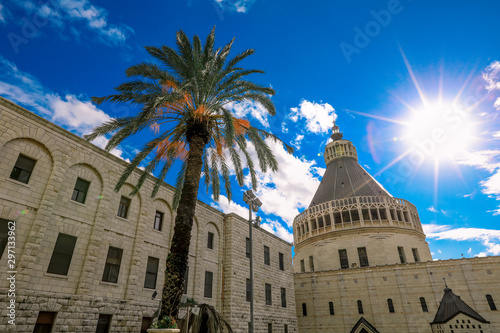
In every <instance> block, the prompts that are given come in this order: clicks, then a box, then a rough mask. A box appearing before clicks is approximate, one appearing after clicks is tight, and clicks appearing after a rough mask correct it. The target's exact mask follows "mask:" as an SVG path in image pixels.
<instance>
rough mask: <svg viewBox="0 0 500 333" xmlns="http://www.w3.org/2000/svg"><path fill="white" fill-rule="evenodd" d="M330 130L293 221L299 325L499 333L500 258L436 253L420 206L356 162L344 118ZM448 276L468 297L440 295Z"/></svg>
mask: <svg viewBox="0 0 500 333" xmlns="http://www.w3.org/2000/svg"><path fill="white" fill-rule="evenodd" d="M331 137H332V140H333V141H332V142H330V143H329V144H328V145H327V146H326V148H325V162H326V165H327V169H326V171H325V174H324V176H323V179H322V181H321V184H320V185H319V187H318V189H317V192H316V194H315V195H314V197H313V199H312V201H311V204H310V206H309V208H308V209H306V210H305V211H303V212H302V213H301V214H299V215H298V216H297V217H296V218H295V220H294V223H293V231H294V244H295V253H296V255H295V257H294V272H295V276H294V281H295V301H296V306H297V318H298V328H299V332H302V333H316V332H328V333H330V332H342V333H348V332H351V333H376V332H398V333H405V332H409V333H417V332H422V333H424V332H425V333H430V332H433V333H438V332H439V333H444V332H446V333H458V332H460V333H465V332H469V333H472V332H480V333H486V332H500V314H499V313H498V311H497V308H496V305H495V301H497V302H498V300H499V299H500V257H486V258H472V259H458V260H446V261H432V257H431V253H430V250H429V247H428V244H427V242H426V241H425V234H424V233H423V230H422V225H421V223H420V219H419V217H418V212H417V209H416V207H415V206H414V205H412V204H411V203H410V202H408V201H406V200H404V199H398V198H394V197H392V196H391V195H390V194H389V193H388V192H387V191H386V190H385V189H384V188H383V187H382V186H381V185H380V184H379V183H378V182H377V181H376V180H375V179H374V178H373V177H372V176H371V175H370V174H369V173H368V172H367V171H366V170H365V169H363V167H361V165H359V164H358V161H357V153H356V148H355V147H354V145H353V144H352V143H351V142H350V141H348V140H343V139H342V133H340V131H339V128H338V126H336V125H334V127H333V134H332V136H331ZM443 278H445V279H446V281H447V283H448V285H449V286H450V287H452V288H453V290H454V291H455V292H456V295H460V297H461V298H459V297H458V296H456V295H455V294H453V293H452V292H451V290H450V289H448V288H446V289H445V294H444V296H443V288H444V287H445V285H444V283H443ZM431 323H432V325H431Z"/></svg>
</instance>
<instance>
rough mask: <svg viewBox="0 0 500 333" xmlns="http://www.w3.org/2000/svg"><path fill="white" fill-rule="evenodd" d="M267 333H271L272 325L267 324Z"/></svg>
mask: <svg viewBox="0 0 500 333" xmlns="http://www.w3.org/2000/svg"><path fill="white" fill-rule="evenodd" d="M267 333H273V324H271V323H269V324H267Z"/></svg>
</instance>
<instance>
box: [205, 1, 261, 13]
mask: <svg viewBox="0 0 500 333" xmlns="http://www.w3.org/2000/svg"><path fill="white" fill-rule="evenodd" d="M215 2H216V3H217V4H218V5H219V6H220V7H221V8H222V9H224V10H230V11H236V12H238V13H246V12H247V11H248V8H250V6H251V5H252V4H253V3H254V2H255V0H215Z"/></svg>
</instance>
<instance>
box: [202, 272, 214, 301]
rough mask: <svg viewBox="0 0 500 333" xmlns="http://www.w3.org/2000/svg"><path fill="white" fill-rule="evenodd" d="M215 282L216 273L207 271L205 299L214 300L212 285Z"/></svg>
mask: <svg viewBox="0 0 500 333" xmlns="http://www.w3.org/2000/svg"><path fill="white" fill-rule="evenodd" d="M213 280H214V273H212V272H207V271H205V291H204V293H203V297H206V298H212V284H213Z"/></svg>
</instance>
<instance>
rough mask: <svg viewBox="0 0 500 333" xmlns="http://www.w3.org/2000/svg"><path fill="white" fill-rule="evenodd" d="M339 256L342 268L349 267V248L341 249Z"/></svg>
mask: <svg viewBox="0 0 500 333" xmlns="http://www.w3.org/2000/svg"><path fill="white" fill-rule="evenodd" d="M339 258H340V268H343V269H344V268H349V260H348V259H347V250H345V249H342V250H339Z"/></svg>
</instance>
